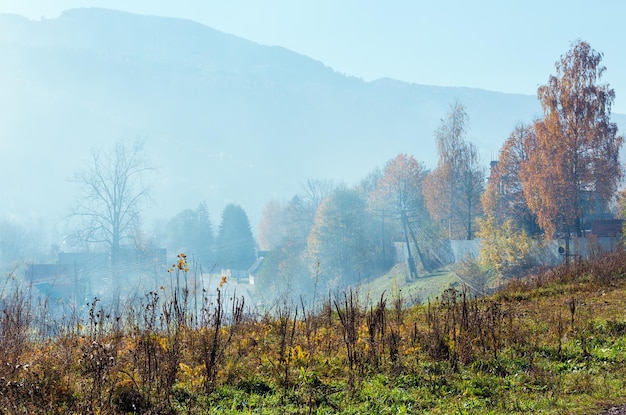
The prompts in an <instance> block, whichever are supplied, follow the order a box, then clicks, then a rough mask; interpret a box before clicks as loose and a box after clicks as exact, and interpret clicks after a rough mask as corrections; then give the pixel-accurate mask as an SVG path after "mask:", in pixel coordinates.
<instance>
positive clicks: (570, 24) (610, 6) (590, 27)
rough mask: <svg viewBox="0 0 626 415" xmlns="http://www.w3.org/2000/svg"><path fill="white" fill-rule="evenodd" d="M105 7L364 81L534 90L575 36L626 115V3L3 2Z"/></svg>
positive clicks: (35, 10) (3, 4)
mask: <svg viewBox="0 0 626 415" xmlns="http://www.w3.org/2000/svg"><path fill="white" fill-rule="evenodd" d="M76 7H106V8H111V9H118V10H125V11H130V12H134V13H140V14H153V15H159V16H172V17H180V18H185V19H192V20H195V21H197V22H200V23H203V24H205V25H208V26H210V27H212V28H214V29H217V30H220V31H223V32H226V33H231V34H234V35H237V36H240V37H243V38H246V39H249V40H252V41H255V42H258V43H262V44H265V45H279V46H283V47H285V48H287V49H290V50H293V51H295V52H298V53H301V54H305V55H307V56H310V57H312V58H314V59H317V60H320V61H322V62H324V64H326V65H328V66H331V67H332V68H333V69H335V70H337V71H339V72H342V73H345V74H348V75H352V76H357V77H361V78H363V79H364V80H366V81H370V80H374V79H378V78H384V77H389V78H394V79H398V80H403V81H407V82H414V83H418V84H426V85H440V86H463V87H473V88H482V89H487V90H491V91H500V92H509V93H521V94H531V95H534V94H535V92H536V88H537V86H538V85H539V84H542V83H544V82H545V80H546V78H547V76H548V74H549V73H551V71H552V69H553V64H554V61H555V60H556V59H557V58H558V56H560V55H561V54H562V53H563V52H564V51H565V50H567V48H568V47H569V45H570V43H571V42H572V41H574V40H576V39H578V38H580V39H584V40H586V41H588V42H590V43H591V45H593V46H594V48H596V49H597V50H599V51H602V52H604V53H605V59H604V62H605V65H606V66H607V68H609V69H612V70H609V71H608V72H607V74H606V81H607V82H609V83H610V84H611V85H613V87H614V88H615V90H616V92H617V98H616V101H615V108H614V110H615V112H620V113H623V112H626V98H624V97H622V91H624V90H626V80H624V79H623V77H620V76H619V73H620V72H621V69H618V68H624V67H625V66H626V54H625V53H624V51H623V44H624V42H625V41H626V29H625V28H624V26H623V21H622V20H623V16H624V15H626V4H624V3H623V2H619V1H598V2H595V3H593V5H590V4H589V2H585V1H582V0H574V1H549V2H546V1H542V0H529V1H524V2H502V1H498V0H491V1H485V0H480V1H473V2H466V1H460V0H459V1H450V0H447V1H434V2H426V1H417V2H416V1H409V0H402V1H394V2H391V3H389V2H381V1H372V2H369V1H368V2H362V1H358V0H349V1H341V2H336V1H331V0H319V1H318V0H316V1H298V2H293V1H290V0H269V1H264V2H252V1H241V0H235V1H228V2H221V1H200V0H197V1H193V0H185V1H177V2H171V1H165V0H159V1H148V0H143V1H132V2H128V1H121V0H107V1H85V0H56V1H54V2H51V1H48V0H30V1H27V2H25V1H17V0H13V1H7V0H2V1H0V12H3V13H18V14H21V15H24V16H27V17H29V18H32V19H39V18H41V17H47V18H53V17H56V16H58V15H59V14H60V13H61V12H62V11H63V10H66V9H70V8H76Z"/></svg>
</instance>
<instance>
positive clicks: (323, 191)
mask: <svg viewBox="0 0 626 415" xmlns="http://www.w3.org/2000/svg"><path fill="white" fill-rule="evenodd" d="M336 187H337V186H336V185H335V182H333V181H332V180H331V179H312V178H308V179H306V181H305V182H304V184H303V185H302V198H303V200H305V201H306V203H308V204H309V205H310V206H311V208H312V211H313V212H315V211H316V210H317V208H318V207H319V206H320V204H321V203H322V201H323V200H324V199H326V198H327V197H328V196H330V195H331V194H332V193H333V191H334V190H335V189H336Z"/></svg>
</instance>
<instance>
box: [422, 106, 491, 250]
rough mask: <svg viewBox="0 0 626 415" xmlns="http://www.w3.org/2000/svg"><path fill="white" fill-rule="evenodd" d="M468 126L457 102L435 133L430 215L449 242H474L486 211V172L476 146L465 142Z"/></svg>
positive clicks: (427, 190)
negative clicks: (483, 204) (476, 226)
mask: <svg viewBox="0 0 626 415" xmlns="http://www.w3.org/2000/svg"><path fill="white" fill-rule="evenodd" d="M466 124H467V113H466V111H465V107H464V106H463V105H462V104H460V103H458V102H455V103H454V104H452V106H451V107H450V112H449V113H448V116H447V118H445V119H442V120H441V123H440V125H439V127H438V128H437V130H436V131H435V139H436V142H437V153H438V155H439V160H438V163H437V168H436V169H435V170H433V171H432V172H431V173H430V174H429V175H428V177H426V180H425V186H424V195H425V197H426V206H427V208H428V211H429V212H430V214H431V216H432V217H433V218H434V219H435V220H437V221H439V223H440V225H441V226H442V228H444V229H447V230H448V237H449V238H463V237H465V238H466V239H472V237H473V231H474V224H475V220H476V218H477V217H479V215H480V214H481V211H482V207H481V205H480V197H481V194H482V192H483V189H484V180H485V172H484V169H483V167H482V166H481V165H480V160H479V157H478V150H477V149H476V146H474V145H473V144H472V143H468V142H466V141H465V133H466V132H465V130H466Z"/></svg>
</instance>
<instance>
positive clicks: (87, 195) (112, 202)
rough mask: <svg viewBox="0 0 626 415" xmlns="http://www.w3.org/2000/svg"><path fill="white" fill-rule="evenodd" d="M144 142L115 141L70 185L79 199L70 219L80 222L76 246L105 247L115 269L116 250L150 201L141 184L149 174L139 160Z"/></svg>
mask: <svg viewBox="0 0 626 415" xmlns="http://www.w3.org/2000/svg"><path fill="white" fill-rule="evenodd" d="M143 149H144V142H143V141H142V140H135V141H134V142H133V143H128V142H125V141H119V142H117V143H116V144H115V146H114V147H113V149H111V150H110V151H108V152H103V151H94V152H93V153H92V158H91V160H90V162H89V163H88V165H87V167H85V168H84V169H82V170H79V171H78V172H77V173H76V174H75V176H74V179H73V181H74V182H75V183H77V184H78V185H80V186H81V196H80V198H79V199H78V201H77V204H76V206H75V207H74V208H73V209H72V211H71V214H70V217H72V218H76V219H78V220H79V221H80V224H79V230H78V231H77V232H76V233H75V235H74V237H75V239H76V240H77V241H78V242H82V243H86V244H89V245H91V244H98V245H105V246H106V247H107V248H108V250H109V252H110V259H111V265H112V266H114V267H115V266H117V265H118V263H119V258H120V246H121V244H122V243H123V242H124V241H125V240H131V239H132V238H133V237H134V235H136V234H137V230H138V228H139V225H140V212H141V207H142V205H143V204H144V203H145V202H146V201H148V200H149V199H150V188H149V187H148V186H147V185H146V183H145V182H144V180H145V175H146V173H147V172H149V171H150V170H151V168H150V167H149V166H148V164H147V163H146V160H145V159H144V156H143Z"/></svg>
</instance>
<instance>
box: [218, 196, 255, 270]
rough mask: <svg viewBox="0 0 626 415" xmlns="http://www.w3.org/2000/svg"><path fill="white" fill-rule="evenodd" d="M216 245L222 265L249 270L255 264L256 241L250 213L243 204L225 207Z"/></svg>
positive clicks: (219, 261) (219, 262)
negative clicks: (244, 208)
mask: <svg viewBox="0 0 626 415" xmlns="http://www.w3.org/2000/svg"><path fill="white" fill-rule="evenodd" d="M216 245H217V246H216V248H217V262H218V264H219V265H220V266H221V267H223V268H230V269H235V270H247V269H248V268H250V267H251V266H252V264H254V261H255V260H256V254H255V247H256V243H255V241H254V237H253V236H252V231H251V229H250V220H249V219H248V215H247V214H246V212H245V211H244V210H243V208H242V207H241V206H238V205H234V204H230V205H228V206H226V207H225V208H224V211H223V212H222V221H221V223H220V228H219V232H218V235H217V244H216Z"/></svg>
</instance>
